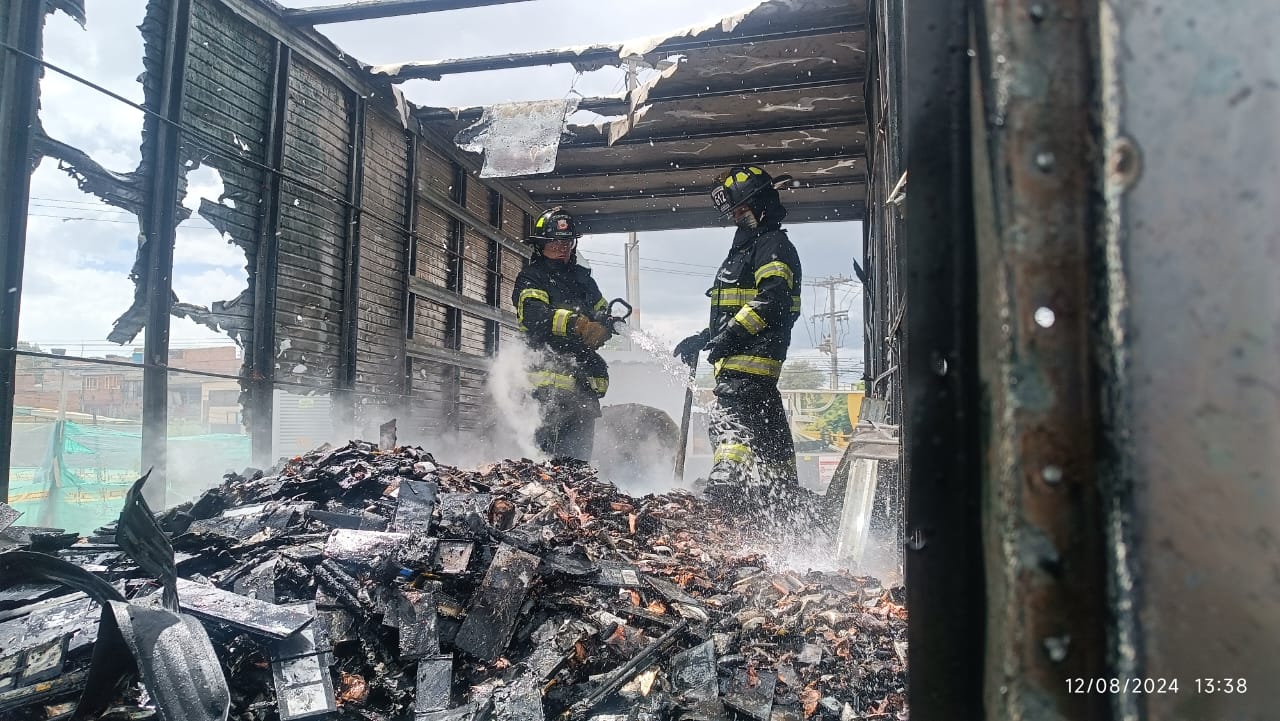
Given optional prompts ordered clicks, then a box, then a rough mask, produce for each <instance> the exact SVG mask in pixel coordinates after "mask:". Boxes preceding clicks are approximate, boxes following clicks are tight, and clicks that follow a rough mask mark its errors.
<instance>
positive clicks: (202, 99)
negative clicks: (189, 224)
mask: <svg viewBox="0 0 1280 721" xmlns="http://www.w3.org/2000/svg"><path fill="white" fill-rule="evenodd" d="M190 38H191V41H190V43H189V48H188V54H187V69H186V84H185V86H184V87H183V92H184V94H185V97H184V98H183V116H184V117H183V125H184V126H185V127H186V128H187V129H188V130H187V131H186V132H184V134H183V138H182V144H183V151H182V152H183V155H184V157H185V158H187V159H188V160H192V161H196V162H199V163H200V164H201V165H205V166H211V167H214V168H216V169H217V170H218V173H219V175H221V177H222V183H223V195H224V197H225V198H226V199H227V200H230V201H232V203H225V202H224V203H211V202H208V201H205V202H203V203H202V205H201V207H200V209H199V212H200V215H201V216H203V217H204V218H205V219H206V220H208V221H209V222H210V223H212V224H213V225H214V226H215V227H217V228H219V229H221V230H223V231H224V232H226V233H227V234H229V235H230V236H231V239H232V240H233V241H234V242H235V243H236V245H238V246H240V247H241V248H243V249H244V251H245V255H246V262H247V266H248V268H250V269H252V268H254V266H255V263H256V262H257V251H258V239H257V237H258V233H259V232H260V224H261V222H262V220H263V212H264V210H265V209H264V208H262V207H261V203H260V200H261V198H262V195H263V189H264V187H265V184H266V180H267V177H266V173H265V172H263V170H262V167H263V164H264V163H265V159H266V152H267V149H266V145H265V138H266V135H267V126H268V124H269V123H270V118H269V115H270V112H269V105H270V96H271V78H270V75H269V74H268V73H266V72H264V71H263V68H269V67H271V61H272V56H273V53H274V43H273V42H272V41H271V38H269V37H268V36H267V35H266V34H265V33H262V32H260V31H258V30H257V29H255V28H254V27H252V26H251V25H249V24H248V23H247V22H245V21H244V20H242V19H241V18H239V17H237V16H236V15H235V14H234V13H232V12H231V11H229V10H228V9H227V8H225V7H224V6H222V5H221V4H219V3H217V2H214V0H197V1H196V2H193V3H192V5H191V29H190ZM174 256H175V258H176V259H179V260H182V259H183V258H184V249H183V247H182V245H181V242H179V244H178V245H177V247H176V248H175V250H174ZM254 287H255V284H254V283H250V284H249V287H248V288H247V289H246V292H245V293H244V294H243V295H242V296H241V302H240V303H237V304H234V305H233V306H232V307H231V308H229V309H228V312H230V313H233V314H235V315H237V316H239V317H238V318H236V319H235V321H233V322H235V323H238V324H240V325H241V327H242V328H248V329H249V330H248V332H247V333H245V334H244V335H243V336H242V338H243V339H244V340H245V341H247V342H251V339H252V338H253V333H254V329H253V328H252V326H253V307H254V302H253V301H254ZM180 300H184V301H188V302H200V301H201V300H203V299H199V298H181V299H180Z"/></svg>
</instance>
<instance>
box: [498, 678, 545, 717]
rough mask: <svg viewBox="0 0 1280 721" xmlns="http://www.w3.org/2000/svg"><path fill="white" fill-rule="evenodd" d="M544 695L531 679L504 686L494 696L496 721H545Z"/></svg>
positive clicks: (523, 679) (522, 679) (519, 680)
mask: <svg viewBox="0 0 1280 721" xmlns="http://www.w3.org/2000/svg"><path fill="white" fill-rule="evenodd" d="M545 718H546V715H545V714H544V713H543V711H542V693H541V691H540V690H539V688H538V685H537V684H536V683H535V682H534V681H533V680H532V679H529V678H521V679H518V680H517V681H515V682H514V683H511V684H508V685H507V686H503V687H502V688H499V689H497V690H496V691H494V694H493V719H494V721H543V719H545Z"/></svg>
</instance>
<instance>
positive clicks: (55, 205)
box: [20, 0, 862, 383]
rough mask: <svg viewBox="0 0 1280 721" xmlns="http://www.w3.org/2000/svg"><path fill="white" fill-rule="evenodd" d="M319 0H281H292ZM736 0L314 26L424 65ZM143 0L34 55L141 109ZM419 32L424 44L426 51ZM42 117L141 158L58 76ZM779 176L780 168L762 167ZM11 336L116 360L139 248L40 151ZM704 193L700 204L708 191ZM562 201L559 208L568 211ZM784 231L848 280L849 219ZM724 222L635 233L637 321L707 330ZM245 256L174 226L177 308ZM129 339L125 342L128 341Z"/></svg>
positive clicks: (607, 282)
mask: <svg viewBox="0 0 1280 721" xmlns="http://www.w3.org/2000/svg"><path fill="white" fill-rule="evenodd" d="M331 2H332V0H287V1H286V2H284V3H283V4H284V5H287V6H291V7H304V6H309V5H322V4H330V3H331ZM750 4H751V3H750V0H700V2H698V3H689V2H687V1H686V0H647V1H646V2H645V3H621V2H597V1H595V0H538V1H537V2H525V3H515V4H511V5H505V6H493V7H484V8H471V9H465V10H455V11H450V12H444V13H433V14H427V15H420V16H411V17H405V18H388V19H377V20H367V21H362V22H359V23H346V24H337V25H325V26H321V27H320V28H318V29H319V30H320V31H321V32H322V33H324V34H325V35H327V36H328V37H329V38H330V39H332V40H333V41H334V42H335V43H336V44H337V45H338V46H339V47H341V48H342V49H343V50H344V51H346V52H347V53H349V54H350V55H352V56H353V57H355V58H357V59H359V60H360V61H362V62H365V63H369V64H380V63H393V62H401V61H408V60H436V59H445V58H456V57H473V56H483V55H496V54H503V53H511V52H522V51H532V50H541V49H548V48H553V47H560V46H566V45H581V44H591V43H606V42H620V41H625V40H629V39H633V38H637V37H643V36H648V35H654V34H661V33H666V32H669V31H672V30H676V29H679V28H681V27H684V26H687V25H691V24H696V23H700V22H706V21H710V20H714V19H716V18H719V17H722V16H724V15H729V14H732V13H734V12H736V11H739V10H742V9H743V8H745V7H747V6H749V5H750ZM144 7H145V2H144V0H112V2H111V3H110V8H111V11H110V12H103V11H102V10H103V9H105V4H104V3H89V7H88V12H89V22H88V29H87V30H85V29H82V28H81V27H80V26H79V25H78V24H76V23H75V22H74V21H72V20H70V19H69V18H67V17H66V16H65V15H62V14H60V13H59V14H55V15H53V16H51V17H50V19H49V21H48V24H47V26H46V35H45V38H46V41H45V53H46V58H47V59H48V60H49V61H50V62H53V63H55V64H57V65H60V66H62V67H65V68H67V69H68V70H70V71H72V72H75V73H78V74H81V75H84V76H86V77H87V78H89V79H90V80H92V81H94V82H96V83H99V84H101V85H104V86H106V87H107V88H108V89H110V90H112V91H113V92H116V93H119V94H121V95H123V96H125V97H128V98H130V99H131V100H133V101H135V102H141V100H142V89H141V85H139V83H138V82H137V78H138V76H139V75H140V74H141V72H142V61H141V57H142V42H141V38H140V36H139V34H138V32H137V30H136V27H137V25H138V24H139V23H140V22H141V20H142V17H143V9H144ZM424 38H430V39H431V41H432V42H431V44H430V45H426V44H425V43H424V42H423V39H424ZM623 82H624V79H623V73H622V71H621V70H619V69H617V68H606V69H603V70H600V71H597V72H593V73H587V74H582V75H580V74H578V73H576V72H575V71H574V70H573V69H572V68H571V67H569V66H551V67H540V68H521V69H511V70H503V71H492V72H485V73H474V74H466V75H458V76H446V77H445V79H443V80H441V81H428V80H415V81H410V82H407V83H404V84H403V86H402V89H403V90H404V92H405V94H406V96H407V97H408V98H409V99H410V100H411V101H413V102H414V103H417V104H420V105H435V106H444V107H452V106H466V105H481V104H491V103H500V102H510V101H519V100H536V99H546V98H559V97H565V96H567V95H569V94H570V93H572V92H577V93H581V94H582V95H585V96H597V95H606V94H609V93H613V92H617V91H619V90H620V89H621V88H622V86H623ZM41 120H42V122H43V123H44V127H45V129H46V130H47V132H48V133H49V134H50V135H51V136H52V137H54V138H57V139H59V140H62V141H64V142H68V143H70V144H72V145H75V146H76V147H79V148H81V149H83V150H85V151H86V152H88V153H89V154H90V155H91V156H92V157H93V158H94V159H95V160H97V161H98V162H100V163H102V164H103V165H104V166H106V167H107V168H108V169H110V170H113V171H118V172H128V171H131V170H133V169H135V168H136V167H137V164H138V160H139V150H138V148H139V145H140V143H141V136H140V131H141V128H142V114H141V112H139V111H137V110H134V109H132V108H129V107H128V106H125V105H122V104H121V103H118V102H116V101H114V100H110V99H108V98H105V97H104V96H102V95H100V94H98V93H96V92H95V91H93V90H90V89H88V88H84V87H83V86H80V85H78V84H76V83H75V82H74V81H71V80H69V79H66V78H64V77H62V76H60V75H58V74H56V73H53V72H47V73H46V75H45V78H44V80H43V81H42V84H41ZM773 170H775V172H777V173H782V172H786V171H785V168H774V169H773ZM188 179H189V183H190V192H189V194H188V199H187V201H186V205H187V207H189V208H193V209H194V208H196V207H198V204H199V198H200V197H207V198H210V199H212V200H217V198H218V195H219V193H220V191H221V187H222V186H221V179H220V178H219V177H218V175H217V173H216V171H213V170H211V169H200V170H198V171H196V172H194V173H192V174H191V175H189V178H188ZM31 196H32V201H31V207H30V214H31V217H30V220H29V225H28V242H27V255H26V260H25V267H26V272H25V277H24V284H23V289H22V310H21V317H20V336H21V338H22V340H24V341H29V342H36V343H39V344H40V345H42V346H44V347H54V346H56V347H65V348H67V349H68V352H69V353H70V354H72V355H87V356H99V355H103V354H105V353H108V352H116V353H121V352H123V353H125V354H127V352H128V350H129V348H124V349H121V348H120V347H118V346H115V345H114V344H111V343H108V342H107V341H106V336H107V333H108V332H109V331H110V329H111V327H112V321H114V320H115V318H117V317H118V316H119V315H120V314H121V313H122V312H123V311H124V310H126V309H127V308H128V307H129V304H130V302H131V301H132V297H133V283H132V282H131V281H130V280H129V278H128V272H129V269H130V267H131V266H132V263H133V259H134V255H135V252H136V248H137V235H138V228H137V224H136V221H135V220H134V218H133V216H132V215H131V214H128V213H125V212H124V211H120V210H117V209H114V208H110V207H108V206H106V205H104V204H102V203H100V202H99V201H97V200H96V199H95V198H94V197H93V196H91V195H88V194H85V193H82V192H81V191H79V190H78V189H77V188H76V186H75V181H74V180H73V179H71V178H70V177H68V176H67V175H66V174H65V173H63V172H61V171H59V170H58V169H57V167H56V162H54V161H50V160H47V159H46V160H45V161H44V162H42V163H41V165H40V167H39V168H38V169H37V170H36V172H35V174H34V175H33V178H32V189H31ZM708 202H709V200H708ZM570 210H572V209H571V208H570ZM790 234H791V238H792V240H793V242H795V244H796V247H797V249H798V250H799V253H800V257H801V263H802V265H803V267H804V276H805V278H806V279H807V280H816V279H819V278H822V277H828V276H844V277H853V259H854V258H855V257H860V256H861V253H862V251H861V245H862V229H861V226H860V224H859V223H853V222H845V223H815V224H797V225H793V226H791V227H790ZM731 237H732V230H731V229H725V228H720V229H704V230H693V231H666V232H653V233H642V234H641V235H640V254H641V279H640V301H641V302H640V306H639V309H638V311H637V320H638V324H639V326H640V327H642V328H643V329H645V330H646V331H649V332H652V333H656V334H657V335H659V336H662V337H664V338H666V339H668V340H670V341H672V342H674V341H676V340H678V339H679V338H681V337H683V336H684V335H686V334H688V333H691V332H693V331H695V330H697V329H698V328H701V327H702V326H703V325H704V324H705V320H706V314H707V305H706V302H707V301H706V298H705V296H704V292H705V290H706V289H707V287H708V286H709V285H710V278H711V275H712V274H713V273H714V269H715V267H716V266H717V265H718V264H719V262H720V260H721V259H722V258H723V257H724V254H725V252H726V251H727V250H728V245H729V241H730V238H731ZM624 242H625V236H622V235H603V236H588V237H585V238H583V240H582V243H581V251H582V254H583V256H584V257H585V258H586V259H587V262H588V263H589V264H591V265H592V266H593V272H594V274H595V276H596V278H597V280H598V282H599V284H600V286H601V289H602V290H603V292H604V293H605V294H606V296H607V297H610V298H612V297H615V296H623V295H625V282H624V280H623V273H622V269H621V267H620V266H621V263H622V251H623V243H624ZM244 265H245V257H244V253H243V252H242V251H240V250H239V249H238V248H237V247H236V246H234V245H231V244H230V243H228V239H227V238H225V237H223V236H221V235H220V234H219V233H218V232H217V231H216V230H214V229H213V228H212V226H210V225H209V223H208V222H206V221H204V220H203V219H201V218H200V217H199V216H198V215H194V214H193V216H192V218H190V219H189V220H187V221H185V222H184V223H183V224H182V225H181V226H180V227H179V230H178V242H177V246H176V248H175V265H174V281H173V283H174V290H175V293H176V294H177V295H178V298H179V299H180V300H182V301H184V302H191V303H197V304H200V305H208V304H209V303H211V302H213V301H215V300H226V299H230V298H233V297H235V296H236V295H237V294H239V293H240V291H241V290H242V289H243V288H244V287H245V284H246V282H247V274H246V271H245V268H244ZM860 290H861V289H860V287H859V286H857V284H856V283H854V284H849V285H846V286H843V287H840V288H838V289H837V291H836V301H837V309H838V310H848V311H849V318H850V320H849V321H848V322H847V323H843V324H842V325H841V326H840V328H839V329H838V332H837V339H838V341H839V342H840V345H841V346H842V350H841V356H842V359H843V360H842V362H841V364H840V365H841V368H842V370H843V371H845V372H846V376H845V377H843V378H842V380H843V381H844V382H846V383H847V382H852V381H853V380H856V378H857V377H858V375H859V373H858V372H856V371H860V360H861V356H862V333H861V327H862V320H861V318H862V302H861V295H860ZM803 304H804V312H805V314H806V315H807V314H809V313H811V312H814V311H825V310H826V307H827V304H828V299H827V297H826V292H825V291H824V290H821V289H818V288H814V287H806V288H805V289H804V293H803ZM171 336H172V340H171V345H172V346H174V347H179V348H181V347H195V346H207V345H218V344H230V342H231V341H230V340H229V339H228V338H227V337H226V336H225V335H222V334H219V333H216V332H214V331H212V330H209V329H207V328H203V327H201V326H198V325H196V324H195V323H193V322H192V321H189V320H185V319H180V318H173V319H172V331H171ZM821 337H822V331H821V329H818V328H816V327H815V325H814V323H813V322H811V321H810V319H809V318H807V317H806V318H804V319H802V320H801V321H800V322H798V323H797V325H796V328H795V331H794V333H793V336H792V345H793V352H792V354H791V355H792V357H794V358H806V359H810V360H812V361H813V362H815V363H816V364H819V365H821V366H823V367H825V366H826V363H827V362H828V357H827V356H826V355H825V354H823V353H821V352H820V351H817V350H814V346H815V345H816V344H817V343H818V342H819V341H820V340H821ZM142 341H143V336H142V335H141V334H140V335H139V336H138V337H137V339H136V340H135V342H134V343H133V344H132V345H136V346H139V347H140V346H141V345H142Z"/></svg>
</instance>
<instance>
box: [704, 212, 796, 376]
mask: <svg viewBox="0 0 1280 721" xmlns="http://www.w3.org/2000/svg"><path fill="white" fill-rule="evenodd" d="M800 281H801V277H800V255H799V254H798V253H797V252H796V248H795V246H794V245H792V244H791V240H790V239H789V238H787V232H786V231H785V230H783V229H782V228H781V227H780V226H778V225H766V226H762V227H760V228H757V229H754V230H752V229H747V228H739V229H738V232H737V234H736V235H735V236H734V237H733V247H732V248H730V250H729V255H728V257H726V258H725V259H724V262H723V263H721V264H720V270H719V271H718V272H717V273H716V280H715V285H714V286H712V288H711V290H709V291H707V295H708V296H709V297H710V298H711V324H710V329H711V335H712V337H714V336H715V335H716V334H718V333H720V332H721V331H722V330H724V329H725V328H727V327H729V326H730V325H731V324H732V325H735V326H737V327H738V328H737V333H736V335H738V336H739V337H741V338H744V339H745V341H744V343H743V344H742V345H740V346H739V347H737V348H735V349H734V351H733V354H732V355H730V356H728V357H726V358H723V359H721V360H720V361H718V362H717V363H716V374H717V375H719V374H720V373H721V372H722V371H734V372H738V373H747V374H750V375H758V376H769V377H773V378H777V377H778V376H779V375H780V374H781V372H782V361H784V360H786V357H787V348H788V347H789V346H790V345H791V327H792V326H793V325H795V322H796V319H797V318H799V317H800Z"/></svg>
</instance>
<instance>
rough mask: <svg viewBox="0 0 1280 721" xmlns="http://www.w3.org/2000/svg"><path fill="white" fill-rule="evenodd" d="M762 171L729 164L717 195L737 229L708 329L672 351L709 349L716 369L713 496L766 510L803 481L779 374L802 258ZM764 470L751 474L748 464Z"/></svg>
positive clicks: (688, 359) (684, 353) (687, 356)
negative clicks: (783, 490) (784, 489)
mask: <svg viewBox="0 0 1280 721" xmlns="http://www.w3.org/2000/svg"><path fill="white" fill-rule="evenodd" d="M787 180H789V178H788V177H786V176H781V177H780V178H779V179H778V181H776V182H775V181H774V179H773V178H771V177H770V176H769V174H768V173H767V172H765V170H764V169H763V168H760V167H758V166H755V165H741V166H735V167H733V168H731V169H730V170H729V172H728V174H727V175H725V176H724V177H723V179H722V180H721V181H719V182H718V183H717V184H716V185H715V187H714V188H713V189H712V191H711V199H712V202H713V203H714V204H715V207H716V209H717V210H718V211H720V215H721V217H722V218H723V217H726V216H732V218H733V220H734V223H735V224H736V225H737V228H738V229H737V233H736V234H735V235H734V237H733V245H732V246H731V247H730V249H729V254H728V256H727V257H726V258H725V259H724V262H723V263H721V264H720V269H719V271H718V272H717V273H716V277H715V284H714V285H713V286H712V288H711V289H710V290H709V291H707V295H708V296H710V298H711V313H710V323H709V324H708V326H707V328H705V329H703V330H702V331H701V332H699V333H696V334H694V335H692V336H689V337H688V338H686V339H684V340H683V341H681V342H680V343H679V345H677V346H676V348H675V352H674V353H673V355H675V356H677V357H679V358H681V360H683V361H684V362H685V363H687V364H689V365H693V364H694V363H695V362H696V360H697V355H698V352H699V351H702V350H706V351H707V355H708V360H709V361H710V362H711V364H712V367H713V369H714V373H715V381H716V385H715V396H716V402H717V408H716V410H715V411H714V412H713V413H712V416H711V424H710V430H709V433H710V436H711V445H712V447H713V449H714V461H713V465H712V469H711V474H710V477H709V478H708V479H707V495H708V496H709V497H710V498H711V500H712V501H714V502H718V503H722V504H724V505H728V506H730V507H737V508H752V507H761V506H763V505H765V504H766V503H767V502H768V501H767V498H766V496H769V495H775V494H776V493H777V492H778V490H779V487H797V486H798V483H799V480H798V477H797V473H796V456H795V446H794V444H793V443H792V439H791V428H790V426H789V425H788V423H787V416H786V411H785V409H784V408H783V404H782V395H781V394H780V393H779V392H778V377H779V375H780V374H781V373H782V363H783V361H784V360H786V358H787V349H788V347H789V346H790V345H791V327H792V326H793V325H794V324H795V322H796V319H797V318H798V317H799V316H800V283H801V275H800V257H799V254H797V252H796V249H795V246H794V245H792V244H791V241H790V239H788V238H787V232H786V231H785V230H783V229H782V220H783V218H785V217H786V214H787V210H786V208H784V207H783V205H782V201H781V198H780V197H779V195H778V191H777V185H780V184H781V183H784V182H786V181H787ZM753 468H754V469H755V470H756V471H758V473H757V474H753V473H752V469H753Z"/></svg>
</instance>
